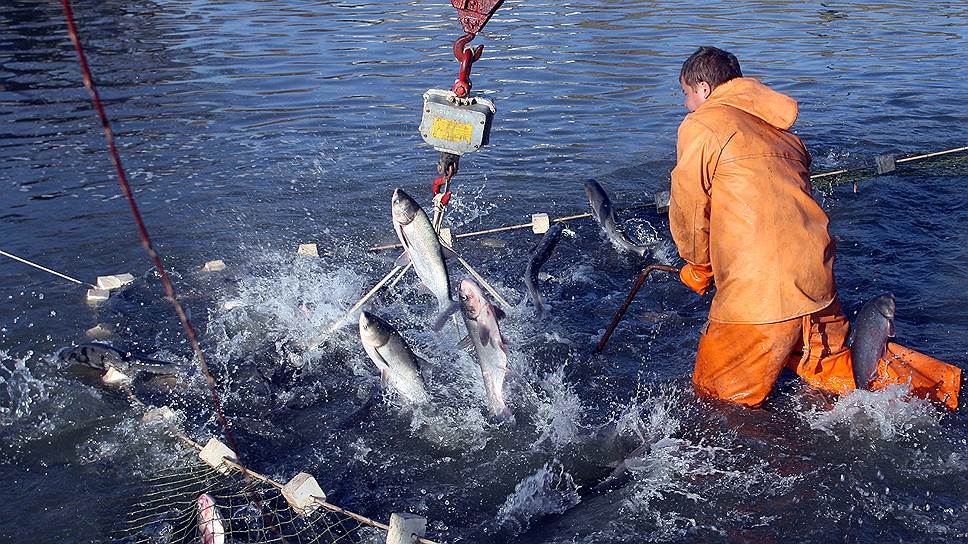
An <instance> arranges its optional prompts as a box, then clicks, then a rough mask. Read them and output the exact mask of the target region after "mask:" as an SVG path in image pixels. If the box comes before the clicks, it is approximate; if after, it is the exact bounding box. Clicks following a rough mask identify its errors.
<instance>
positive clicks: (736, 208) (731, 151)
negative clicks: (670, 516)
mask: <svg viewBox="0 0 968 544" xmlns="http://www.w3.org/2000/svg"><path fill="white" fill-rule="evenodd" d="M679 83H680V85H681V86H682V92H683V94H684V95H685V104H684V105H685V107H686V109H688V110H689V112H690V113H688V114H687V115H686V117H685V119H684V120H683V121H682V124H681V125H680V126H679V136H678V138H679V139H678V145H677V164H676V167H675V169H674V170H673V171H672V197H671V202H670V207H669V228H670V230H671V231H672V237H673V239H674V240H675V243H676V246H677V247H678V249H679V254H680V256H682V258H683V259H685V260H686V265H685V266H683V267H682V270H681V273H680V277H681V279H682V281H683V283H684V284H685V285H686V286H688V287H689V288H691V289H693V290H694V291H696V292H697V293H699V294H700V295H703V294H705V293H706V292H708V291H709V289H710V286H711V285H712V284H713V282H714V281H715V285H716V294H715V296H714V297H713V300H712V304H711V307H710V309H709V321H708V323H707V326H706V328H705V330H704V331H703V334H702V337H701V338H700V340H699V348H698V353H697V354H696V366H695V371H694V373H693V384H694V385H695V387H696V390H697V391H698V392H699V393H700V394H702V395H704V396H708V397H712V398H717V399H721V400H726V401H730V402H735V403H739V404H743V405H746V406H752V407H756V406H759V405H760V404H762V403H763V401H764V400H766V398H767V397H768V396H769V394H770V391H771V390H772V389H773V385H774V384H775V383H776V381H777V378H778V377H779V375H780V372H781V370H783V368H784V367H788V368H790V369H792V370H794V371H795V372H796V373H797V374H799V375H800V376H801V377H802V378H803V379H804V380H805V381H806V382H807V383H809V384H810V385H812V386H814V387H817V388H820V389H823V390H826V391H830V392H832V393H836V394H840V393H844V392H846V391H848V390H850V389H853V388H854V387H855V385H854V376H853V369H852V363H851V352H850V349H848V347H847V345H846V344H847V335H848V330H849V323H848V321H847V318H846V317H845V316H844V314H843V312H842V311H841V307H840V302H839V301H838V299H837V287H836V284H835V282H834V276H833V263H834V253H835V249H836V244H835V242H834V240H833V239H832V238H831V236H830V233H829V232H828V230H827V225H828V223H829V219H828V218H827V214H826V213H825V212H824V211H823V209H822V208H821V207H820V205H819V204H818V203H817V202H816V201H815V200H814V198H813V195H812V193H811V191H812V186H811V183H810V154H809V153H808V152H807V149H806V148H805V147H804V145H803V143H802V142H801V141H800V139H799V138H798V137H797V136H795V135H793V134H792V133H790V132H789V129H790V127H791V126H792V125H793V123H794V121H796V118H797V102H796V101H795V100H794V99H792V98H790V97H788V96H786V95H783V94H780V93H779V92H776V91H774V90H772V89H770V88H768V87H767V86H766V85H764V84H762V83H760V82H759V81H757V80H755V79H752V78H748V77H743V74H742V71H741V70H740V65H739V61H738V60H737V59H736V57H735V56H734V55H733V54H731V53H729V52H726V51H723V50H720V49H716V48H715V47H700V48H699V49H698V50H697V51H696V52H695V53H693V54H692V55H691V56H690V57H689V58H688V59H686V61H685V62H684V63H683V64H682V70H681V72H680V76H679ZM887 346H888V349H889V350H890V347H891V346H894V347H895V349H894V350H893V351H889V352H888V353H887V354H886V355H885V357H882V358H881V359H880V361H879V364H878V376H877V378H876V380H875V382H874V383H875V388H876V387H883V386H885V385H887V384H889V383H907V382H908V381H910V383H911V386H912V389H913V392H914V393H915V394H916V395H918V396H922V397H926V398H930V399H932V400H934V401H937V402H939V403H941V404H944V405H946V406H947V407H948V408H950V409H956V408H957V405H958V392H959V388H960V383H961V371H960V369H958V368H957V367H954V366H952V365H948V364H946V363H943V362H941V361H938V360H937V359H933V358H931V357H928V356H926V355H922V354H919V353H917V352H913V351H912V350H908V349H906V348H900V346H896V345H895V344H887Z"/></svg>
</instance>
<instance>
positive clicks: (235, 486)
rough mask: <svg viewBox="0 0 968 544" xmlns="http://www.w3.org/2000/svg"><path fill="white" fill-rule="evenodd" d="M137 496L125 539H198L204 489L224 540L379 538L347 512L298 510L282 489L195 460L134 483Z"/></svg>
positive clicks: (119, 536)
mask: <svg viewBox="0 0 968 544" xmlns="http://www.w3.org/2000/svg"><path fill="white" fill-rule="evenodd" d="M138 487H140V488H141V490H140V491H141V492H140V493H139V496H138V499H136V501H135V503H134V504H133V505H132V506H131V509H130V511H129V515H128V518H127V519H126V520H125V522H124V523H123V525H122V527H121V528H120V529H118V531H117V533H116V534H115V538H114V540H115V541H118V542H125V543H132V544H134V543H145V544H147V543H152V544H154V543H161V542H165V543H171V544H175V543H185V544H187V543H198V542H201V541H202V539H201V536H200V531H199V513H198V507H197V506H196V500H197V498H198V496H199V495H201V494H202V493H208V494H209V495H211V496H212V497H213V498H214V499H215V504H216V505H217V506H216V508H217V509H218V513H219V516H220V518H221V520H222V522H221V523H222V527H223V528H224V534H223V535H222V538H223V540H224V541H226V542H260V543H261V542H280V543H282V542H286V543H289V542H291V543H305V544H309V543H336V542H346V543H352V542H365V541H372V540H374V538H375V539H377V541H380V540H382V538H380V537H378V536H375V535H374V534H373V531H374V529H373V528H371V527H370V526H367V525H366V524H364V523H362V522H361V521H358V520H356V519H353V518H351V517H349V516H346V515H341V514H338V513H336V512H331V511H328V510H325V509H323V508H317V509H315V510H314V511H312V512H311V513H308V514H306V515H299V514H297V513H296V512H295V511H294V510H293V509H292V508H291V507H290V506H289V504H288V502H287V501H286V499H285V498H284V497H283V496H282V492H281V490H280V489H278V488H276V487H274V486H272V485H268V484H266V483H264V482H262V481H260V480H256V479H254V478H246V477H245V476H244V475H243V474H242V473H240V472H238V471H234V470H233V471H231V472H229V473H228V474H222V473H220V472H218V471H216V470H214V469H213V468H211V467H210V466H208V465H206V464H205V463H203V462H201V461H199V460H197V459H196V460H195V461H194V462H193V461H189V462H187V463H186V464H185V466H182V467H178V468H172V469H165V470H162V471H160V472H158V473H157V474H156V475H154V476H152V477H149V478H147V479H145V480H143V481H142V482H140V483H139V484H138Z"/></svg>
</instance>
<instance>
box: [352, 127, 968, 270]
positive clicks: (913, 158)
mask: <svg viewBox="0 0 968 544" xmlns="http://www.w3.org/2000/svg"><path fill="white" fill-rule="evenodd" d="M962 151H968V146H965V147H956V148H953V149H946V150H944V151H936V152H933V153H924V154H921V155H913V156H910V157H904V158H901V159H897V160H895V161H894V162H895V164H903V163H906V162H913V161H919V160H923V159H928V158H932V157H939V156H942V155H949V154H951V153H959V152H962ZM868 169H869V167H867V166H861V167H857V168H842V169H840V170H832V171H830V172H823V173H820V174H813V175H811V176H810V179H811V180H817V179H823V178H828V177H832V176H839V175H841V174H849V173H854V172H861V171H864V170H868ZM654 206H655V204H654V203H651V202H650V203H648V204H636V205H634V206H628V207H626V208H618V209H617V211H620V212H621V211H630V210H640V209H645V208H652V207H654ZM591 216H592V214H590V213H587V212H586V213H578V214H574V215H565V216H562V217H556V218H554V219H552V220H551V222H552V223H563V222H566V221H573V220H575V219H587V218H589V217H591ZM533 226H534V223H533V222H529V223H518V224H516V225H507V226H503V227H495V228H490V229H484V230H475V231H472V232H463V233H460V234H455V235H453V236H454V238H455V239H459V238H471V237H475V236H483V235H485V234H497V233H500V232H509V231H513V230H522V229H530V228H531V227H533ZM399 247H402V246H401V245H400V244H398V243H397V244H383V245H379V246H373V247H371V248H368V249H367V251H384V250H387V249H396V248H399Z"/></svg>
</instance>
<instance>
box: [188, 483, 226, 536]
mask: <svg viewBox="0 0 968 544" xmlns="http://www.w3.org/2000/svg"><path fill="white" fill-rule="evenodd" d="M195 503H196V506H197V508H198V534H199V536H200V537H201V538H199V541H200V542H201V544H224V542H225V523H224V521H223V520H222V515H221V514H219V511H218V506H216V504H215V499H213V498H212V496H211V495H209V494H208V493H202V494H201V495H199V496H198V500H197V501H195Z"/></svg>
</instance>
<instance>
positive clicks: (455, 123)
mask: <svg viewBox="0 0 968 544" xmlns="http://www.w3.org/2000/svg"><path fill="white" fill-rule="evenodd" d="M423 97H424V110H423V118H422V119H421V120H420V135H421V136H423V139H424V141H425V142H427V143H428V144H430V145H432V146H433V147H434V149H436V150H437V151H443V152H447V153H453V154H454V155H463V154H464V153H470V152H471V151H477V150H478V149H480V148H481V147H483V146H485V145H487V142H488V139H489V137H490V134H491V121H493V120H494V112H495V111H496V110H495V109H494V103H493V102H491V101H490V100H488V99H486V98H479V97H470V98H458V97H457V95H456V94H454V93H453V92H451V91H445V90H442V89H430V90H429V91H427V92H425V93H424V95H423Z"/></svg>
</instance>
